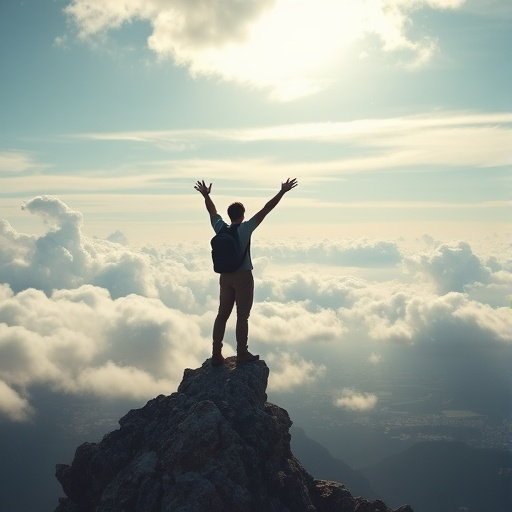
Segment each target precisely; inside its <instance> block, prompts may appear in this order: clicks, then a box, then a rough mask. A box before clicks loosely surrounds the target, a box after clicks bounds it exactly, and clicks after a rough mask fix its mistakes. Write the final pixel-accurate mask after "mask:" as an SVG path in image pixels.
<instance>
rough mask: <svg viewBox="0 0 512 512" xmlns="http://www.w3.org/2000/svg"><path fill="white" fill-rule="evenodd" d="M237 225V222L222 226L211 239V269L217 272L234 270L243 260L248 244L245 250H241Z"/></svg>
mask: <svg viewBox="0 0 512 512" xmlns="http://www.w3.org/2000/svg"><path fill="white" fill-rule="evenodd" d="M238 226H239V224H235V225H233V226H224V227H223V228H222V229H221V230H220V231H219V232H218V233H217V234H216V235H215V236H214V237H213V238H212V239H211V242H210V245H211V246H212V260H213V270H214V271H215V272H217V273H218V274H223V273H225V272H235V271H236V270H238V269H239V268H240V267H241V266H242V263H243V262H244V259H245V256H246V254H247V251H248V250H249V244H247V247H246V248H245V251H242V250H241V248H240V238H239V236H238Z"/></svg>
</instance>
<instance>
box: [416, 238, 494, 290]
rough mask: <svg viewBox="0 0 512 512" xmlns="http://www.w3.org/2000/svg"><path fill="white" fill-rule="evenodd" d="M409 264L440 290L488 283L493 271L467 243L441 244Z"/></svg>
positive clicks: (458, 288)
mask: <svg viewBox="0 0 512 512" xmlns="http://www.w3.org/2000/svg"><path fill="white" fill-rule="evenodd" d="M406 266H407V267H408V268H409V269H410V270H412V271H415V272H420V273H421V274H423V275H426V276H427V277H429V278H430V279H431V280H432V282H433V283H434V284H435V286H436V287H437V289H438V291H439V292H440V293H448V292H451V291H454V292H462V291H464V289H465V287H466V286H467V285H471V284H473V283H482V284H487V283H489V282H490V279H491V270H490V269H489V268H488V267H487V266H486V265H485V264H484V262H482V261H481V259H480V258H478V257H477V256H476V255H475V254H473V251H472V250H471V246H470V245H469V244H468V243H467V242H461V241H459V242H453V243H449V244H440V245H438V246H437V247H436V248H435V250H434V251H432V252H429V253H424V254H421V255H416V256H413V257H411V258H409V259H407V260H406Z"/></svg>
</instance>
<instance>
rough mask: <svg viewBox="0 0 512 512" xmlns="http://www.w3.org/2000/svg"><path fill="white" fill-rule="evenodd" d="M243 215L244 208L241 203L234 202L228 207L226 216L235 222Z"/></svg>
mask: <svg viewBox="0 0 512 512" xmlns="http://www.w3.org/2000/svg"><path fill="white" fill-rule="evenodd" d="M244 213H245V207H244V205H243V204H242V203H239V202H236V203H233V204H230V205H229V208H228V215H229V218H230V219H231V221H234V220H237V219H239V218H240V217H242V215H243V214H244Z"/></svg>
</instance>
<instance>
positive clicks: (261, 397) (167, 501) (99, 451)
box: [55, 359, 412, 512]
mask: <svg viewBox="0 0 512 512" xmlns="http://www.w3.org/2000/svg"><path fill="white" fill-rule="evenodd" d="M268 374H269V370H268V367H267V365H266V364H265V362H264V361H257V362H253V363H248V364H245V365H239V366H237V365H236V363H235V362H234V360H233V359H228V360H227V362H226V364H224V365H223V366H220V367H212V366H211V365H210V363H209V360H207V361H206V362H205V363H204V364H203V366H202V367H201V368H198V369H196V370H190V369H187V370H185V373H184V376H183V381H182V382H181V384H180V386H179V388H178V391H177V392H176V393H173V394H172V395H170V396H163V395H161V396H158V397H156V398H155V399H153V400H151V401H149V402H148V403H147V404H146V405H145V406H144V407H143V408H141V409H137V410H132V411H130V412H129V413H128V414H127V415H126V416H124V417H123V418H121V420H120V421H119V424H120V428H119V429H118V430H115V431H113V432H111V433H109V434H107V435H106V436H105V437H104V438H103V440H102V441H101V442H100V443H97V444H96V443H84V444H82V445H81V446H79V447H78V449H77V450H76V454H75V458H74V460H73V463H72V464H71V465H64V464H59V465H58V466H57V471H56V476H57V478H58V480H59V482H60V483H61V484H62V488H63V490H64V493H65V494H66V496H67V498H63V499H61V500H60V504H59V506H58V507H57V508H56V511H55V512H227V511H232V512H256V511H258V512H287V511H289V512H303V511H304V512H306V511H308V512H314V511H318V512H331V511H332V512H391V511H390V509H389V508H387V507H386V505H385V504H384V503H382V502H381V501H373V502H368V501H367V500H365V499H364V498H360V497H357V498H356V497H353V496H352V495H351V494H350V492H349V491H348V490H347V489H346V488H345V487H344V486H343V485H342V484H339V483H334V482H327V481H320V480H315V479H314V478H313V477H312V476H311V475H309V474H308V473H307V472H306V470H305V469H304V468H303V467H302V466H301V464H300V462H299V461H298V460H297V459H295V457H294V456H293V454H292V453H291V451H290V433H289V428H290V426H291V424H292V422H291V420H290V418H289V416H288V413H287V412H286V411H285V410H284V409H281V408H280V407H277V406H276V405H274V404H271V403H269V402H267V395H266V388H267V380H268ZM398 511H399V512H412V509H411V508H410V507H409V506H407V505H406V506H404V507H401V508H400V509H398ZM398 511H397V512H398Z"/></svg>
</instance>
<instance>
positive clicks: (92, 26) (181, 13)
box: [64, 0, 463, 100]
mask: <svg viewBox="0 0 512 512" xmlns="http://www.w3.org/2000/svg"><path fill="white" fill-rule="evenodd" d="M462 4H463V0H445V1H443V0H417V1H414V2H411V1H410V0H397V1H393V2H364V1H362V0H349V1H345V2H336V1H323V2H320V3H319V2H315V1H313V0H307V1H303V2H300V4H297V2H295V1H294V0H247V1H245V2H239V1H237V0H222V1H220V2H219V1H214V0H201V1H199V2H194V3H193V4H191V3H190V2H187V1H185V0H169V1H163V0H144V1H143V0H130V1H128V2H124V3H119V2H115V1H108V2H105V1H102V0H73V1H72V2H71V3H70V4H69V5H68V6H67V7H66V8H65V9H64V12H65V13H66V15H67V16H68V18H69V19H70V20H71V21H72V23H73V24H74V25H75V26H76V28H77V30H78V34H79V36H80V37H81V38H86V39H92V38H98V37H100V36H101V35H103V34H105V33H107V32H109V31H111V30H117V29H120V28H121V27H122V26H123V25H128V24H130V23H133V22H136V21H143V22H145V23H149V24H150V25H151V29H152V33H151V35H150V36H149V37H148V39H147V46H148V48H149V49H150V50H152V51H153V52H154V53H155V54H156V55H157V56H158V57H159V58H172V60H173V61H174V62H175V63H176V64H177V65H180V66H186V67H187V68H188V69H189V71H190V73H191V74H192V75H215V76H220V77H222V78H224V79H226V80H233V81H237V82H241V83H248V84H250V85H253V86H254V85H255V86H257V87H264V88H269V89H270V90H271V91H272V96H273V97H274V98H275V99H278V100H289V99H293V98H296V97H300V96H304V95H307V94H311V93H314V92H316V91H318V90H320V89H322V88H324V87H326V85H328V84H330V83H331V82H332V80H333V78H332V77H330V76H329V75H327V77H326V73H325V68H327V67H328V66H329V65H330V64H332V62H334V61H337V60H339V59H340V55H341V54H342V51H343V50H344V49H346V48H347V47H349V46H350V45H352V44H353V43H355V42H356V41H358V40H359V39H361V38H363V37H364V36H367V35H375V36H377V38H378V39H379V40H380V41H381V45H382V50H383V51H385V52H397V51H401V52H406V53H408V54H410V57H409V58H408V59H407V61H406V62H407V64H408V65H413V66H418V65H421V64H423V63H425V62H427V61H428V60H429V59H430V58H431V56H432V54H433V53H434V52H435V50H436V43H435V41H434V40H433V39H432V38H429V37H423V38H422V37H421V36H420V37H417V38H415V39H413V38H412V36H411V35H410V33H411V31H410V27H411V25H413V15H414V12H415V11H417V10H420V9H423V8H427V7H428V8H431V9H441V10H444V9H458V8H459V7H460V6H461V5H462ZM331 67H332V66H331ZM336 67H338V66H336Z"/></svg>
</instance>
